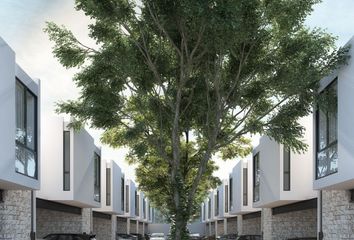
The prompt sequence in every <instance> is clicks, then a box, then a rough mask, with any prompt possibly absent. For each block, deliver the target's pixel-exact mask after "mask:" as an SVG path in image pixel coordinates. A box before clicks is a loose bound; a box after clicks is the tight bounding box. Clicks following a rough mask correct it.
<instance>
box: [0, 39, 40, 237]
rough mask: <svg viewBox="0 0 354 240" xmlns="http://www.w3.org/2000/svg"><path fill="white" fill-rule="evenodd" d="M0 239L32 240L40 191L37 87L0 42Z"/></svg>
mask: <svg viewBox="0 0 354 240" xmlns="http://www.w3.org/2000/svg"><path fill="white" fill-rule="evenodd" d="M0 81H1V84H0V99H1V101H0V111H1V114H0V133H1V134H0V150H1V157H0V239H16V240H22V239H23V240H24V239H29V238H31V239H34V238H35V231H36V229H35V217H36V216H35V211H34V208H35V201H34V199H35V192H34V190H37V189H39V187H40V173H41V171H40V170H41V167H40V166H41V161H40V159H41V156H40V128H39V125H40V117H39V116H40V114H39V113H40V107H39V106H40V84H39V81H35V80H33V79H31V78H30V77H29V76H28V75H27V74H26V73H25V72H24V71H23V70H22V69H21V68H20V66H18V65H17V64H16V59H15V53H14V51H13V50H12V49H11V48H10V47H9V46H8V45H7V43H6V42H5V41H4V40H3V39H2V38H0Z"/></svg>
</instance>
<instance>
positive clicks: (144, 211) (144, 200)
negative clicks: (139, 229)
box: [143, 198, 146, 219]
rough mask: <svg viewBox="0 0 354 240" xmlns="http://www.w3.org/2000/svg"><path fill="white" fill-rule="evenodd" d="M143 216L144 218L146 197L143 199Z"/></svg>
mask: <svg viewBox="0 0 354 240" xmlns="http://www.w3.org/2000/svg"><path fill="white" fill-rule="evenodd" d="M143 217H144V219H146V199H145V198H144V200H143Z"/></svg>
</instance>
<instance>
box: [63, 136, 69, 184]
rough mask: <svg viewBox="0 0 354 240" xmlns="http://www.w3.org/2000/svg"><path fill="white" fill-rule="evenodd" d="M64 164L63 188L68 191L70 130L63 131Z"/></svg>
mask: <svg viewBox="0 0 354 240" xmlns="http://www.w3.org/2000/svg"><path fill="white" fill-rule="evenodd" d="M63 138H64V139H63V141H64V144H63V146H64V153H63V156H64V159H63V160H64V161H63V163H64V166H63V170H64V172H63V189H64V191H70V131H64V137H63Z"/></svg>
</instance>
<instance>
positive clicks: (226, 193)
mask: <svg viewBox="0 0 354 240" xmlns="http://www.w3.org/2000/svg"><path fill="white" fill-rule="evenodd" d="M225 212H226V213H228V212H229V186H228V185H225Z"/></svg>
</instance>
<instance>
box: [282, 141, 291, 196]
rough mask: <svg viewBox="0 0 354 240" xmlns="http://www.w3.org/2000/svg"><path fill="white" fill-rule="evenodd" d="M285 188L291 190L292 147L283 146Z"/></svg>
mask: <svg viewBox="0 0 354 240" xmlns="http://www.w3.org/2000/svg"><path fill="white" fill-rule="evenodd" d="M283 190H284V191H290V149H289V148H287V147H285V146H284V147H283Z"/></svg>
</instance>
